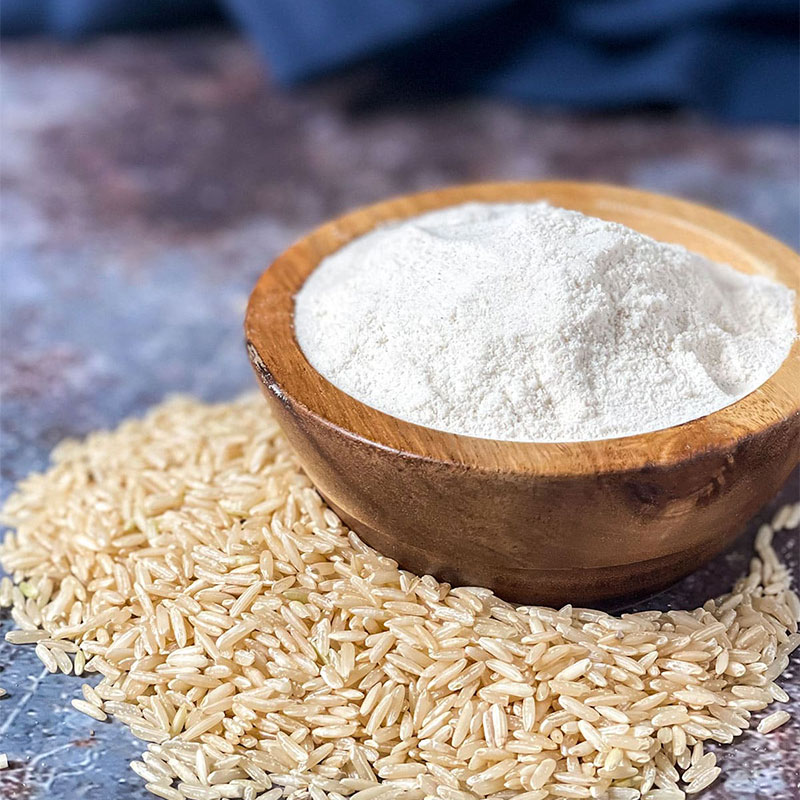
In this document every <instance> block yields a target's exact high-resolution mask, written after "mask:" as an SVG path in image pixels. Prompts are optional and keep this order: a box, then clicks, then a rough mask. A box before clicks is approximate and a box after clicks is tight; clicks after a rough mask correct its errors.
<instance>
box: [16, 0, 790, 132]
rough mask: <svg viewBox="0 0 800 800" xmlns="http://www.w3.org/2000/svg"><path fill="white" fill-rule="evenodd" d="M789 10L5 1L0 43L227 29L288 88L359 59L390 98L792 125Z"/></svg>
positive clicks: (495, 2)
mask: <svg viewBox="0 0 800 800" xmlns="http://www.w3.org/2000/svg"><path fill="white" fill-rule="evenodd" d="M799 8H800V7H799V6H798V2H797V0H526V1H525V2H521V1H520V0H218V2H214V0H2V5H0V27H1V28H2V31H3V33H4V34H6V35H14V34H17V35H21V34H30V33H42V32H44V33H50V34H55V35H58V36H62V37H76V36H80V35H87V34H93V33H98V32H105V31H120V30H130V29H149V28H157V27H167V26H175V25H182V24H187V23H190V22H201V21H202V22H207V21H209V20H212V19H223V18H227V19H229V20H232V21H234V22H235V23H236V24H238V25H239V26H240V27H241V29H242V30H243V31H244V32H245V33H246V34H247V35H249V37H250V38H251V39H252V40H253V42H254V43H255V45H256V47H257V48H258V49H259V51H260V52H261V53H262V54H263V56H264V58H265V60H266V62H267V64H268V66H269V71H270V73H271V74H272V76H273V77H274V78H275V79H276V80H278V81H279V82H281V83H283V84H284V85H287V86H291V85H293V84H296V83H298V82H300V81H305V80H309V79H312V78H314V77H316V76H318V75H320V74H323V73H326V72H330V71H333V70H340V69H344V68H346V67H348V66H352V65H354V64H358V63H363V62H365V61H372V62H375V63H376V64H377V65H378V67H377V74H378V75H380V76H382V77H383V81H384V89H389V90H391V91H393V92H394V94H395V95H401V96H408V95H414V94H417V93H419V94H423V95H430V94H433V93H439V92H443V91H447V92H454V91H455V92H465V91H466V92H482V93H489V94H493V95H499V96H503V97H509V98H514V99H516V100H519V101H523V102H527V103H531V104H537V105H552V106H569V107H578V108H584V109H598V110H603V109H619V108H627V107H633V106H637V107H641V106H642V105H656V106H662V105H669V106H687V107H690V108H695V109H700V110H703V111H706V112H708V113H711V114H715V115H717V116H721V117H724V118H727V119H732V120H742V121H758V120H766V121H783V122H790V123H795V122H797V121H798V119H799V118H800V88H799V86H800V79H799V75H800V48H799V47H798V24H799V23H800V10H799Z"/></svg>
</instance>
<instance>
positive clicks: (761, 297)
mask: <svg viewBox="0 0 800 800" xmlns="http://www.w3.org/2000/svg"><path fill="white" fill-rule="evenodd" d="M793 304H794V292H792V291H790V290H789V289H787V288H786V287H784V286H782V285H780V284H777V283H775V282H772V281H770V280H768V279H766V278H762V277H752V276H748V275H744V274H743V273H740V272H738V271H736V270H734V269H733V268H731V267H728V266H723V265H720V264H715V263H713V262H711V261H708V260H707V259H705V258H703V257H701V256H699V255H697V254H694V253H691V252H689V251H688V250H686V249H684V248H683V247H679V246H677V245H670V244H662V243H661V242H657V241H655V240H653V239H650V238H649V237H647V236H643V235H642V234H640V233H637V232H635V231H633V230H631V229H630V228H626V227H624V226H622V225H618V224H615V223H610V222H604V221H602V220H599V219H595V218H594V217H587V216H585V215H583V214H580V213H577V212H574V211H566V210H564V209H560V208H554V207H552V206H550V205H547V204H545V203H536V204H513V205H500V204H467V205H462V206H454V207H452V208H448V209H445V210H442V211H435V212H432V213H429V214H425V215H423V216H420V217H417V218H415V219H412V220H408V221H405V222H401V223H399V224H394V225H390V226H386V227H382V228H379V229H377V230H375V231H372V232H371V233H369V234H367V235H365V236H363V237H361V238H360V239H357V240H355V241H353V242H351V243H350V244H349V245H347V246H346V247H343V248H342V249H341V250H339V251H338V252H336V253H334V254H333V255H332V256H330V257H329V258H326V259H325V260H324V261H323V262H322V263H321V264H320V266H319V267H318V268H317V269H316V271H315V272H314V273H313V274H312V275H311V277H310V278H309V279H308V280H307V281H306V283H305V285H304V286H303V288H302V290H301V291H300V292H299V293H298V295H297V298H296V312H295V328H296V333H297V338H298V341H299V343H300V346H301V348H302V349H303V352H304V353H305V355H306V357H307V359H308V360H309V361H310V363H311V364H312V365H313V366H314V367H315V368H316V369H317V370H319V372H321V373H322V374H323V375H324V376H325V377H326V378H328V380H330V381H331V382H332V383H334V384H335V385H336V386H338V387H339V388H340V389H342V390H343V391H345V392H346V393H348V394H349V395H351V396H353V397H355V398H356V399H358V400H360V401H362V402H363V403H366V404H367V405H370V406H373V407H374V408H377V409H380V410H381V411H384V412H386V413H388V414H392V415H393V416H396V417H400V418H402V419H405V420H407V421H409V422H415V423H417V424H420V425H426V426H428V427H431V428H438V429H440V430H445V431H451V432H453V433H461V434H468V435H471V436H480V437H485V438H493V439H514V440H522V441H550V442H554V441H580V440H589V439H606V438H612V437H616V436H626V435H631V434H636V433H645V432H647V431H653V430H658V429H660V428H666V427H669V426H671V425H677V424H679V423H682V422H687V421H689V420H692V419H696V418H697V417H700V416H703V415H705V414H709V413H711V412H712V411H716V410H718V409H720V408H723V407H724V406H727V405H729V404H730V403H732V402H734V401H735V400H738V399H739V398H741V397H743V396H744V395H746V394H748V393H750V392H752V391H753V390H754V389H756V388H757V387H758V386H760V385H761V384H762V383H764V381H765V380H766V379H767V378H769V377H770V376H771V375H772V374H773V373H774V372H775V371H776V370H777V369H778V367H779V366H780V364H781V362H782V361H783V360H784V359H785V358H786V356H787V354H788V352H789V349H790V347H791V344H792V342H793V340H794V337H795V335H796V330H795V321H794V311H793Z"/></svg>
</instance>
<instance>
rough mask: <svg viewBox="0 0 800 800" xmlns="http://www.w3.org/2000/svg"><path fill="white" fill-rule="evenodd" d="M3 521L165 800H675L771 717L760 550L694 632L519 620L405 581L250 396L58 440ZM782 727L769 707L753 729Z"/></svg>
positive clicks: (90, 691)
mask: <svg viewBox="0 0 800 800" xmlns="http://www.w3.org/2000/svg"><path fill="white" fill-rule="evenodd" d="M53 461H54V465H53V467H52V468H51V469H50V470H49V471H48V472H47V473H46V474H43V475H33V476H31V477H29V478H28V479H27V480H25V481H24V482H23V483H22V484H21V485H20V487H19V489H18V492H17V493H16V494H15V495H14V496H12V497H11V498H10V499H9V501H8V503H7V504H6V507H5V511H4V518H5V522H6V523H7V524H8V525H10V526H13V527H14V528H16V532H15V533H9V534H8V536H7V538H6V540H5V543H4V544H3V546H2V549H0V561H1V562H2V564H3V566H4V568H5V569H6V570H7V571H8V572H9V573H11V574H12V575H13V582H12V580H10V579H8V578H5V579H3V581H2V584H0V605H3V606H10V607H11V615H12V616H13V619H14V621H15V622H16V624H17V626H18V630H15V631H12V632H10V633H9V634H8V635H7V639H8V640H9V641H11V642H16V643H30V644H33V645H34V646H35V647H36V652H37V654H38V655H39V657H40V659H41V660H42V662H43V663H44V664H45V665H46V666H47V668H48V669H49V670H50V671H52V672H56V671H61V672H65V673H69V672H74V673H76V674H78V675H81V674H85V673H100V675H101V676H102V677H101V680H100V681H99V683H97V684H96V685H95V686H94V688H92V686H90V685H89V684H86V685H84V687H83V698H82V699H76V700H74V701H73V705H74V706H75V708H77V709H79V710H80V711H83V712H85V713H87V714H89V715H90V716H91V717H93V718H94V719H96V720H105V719H106V717H107V715H111V716H113V717H116V718H117V719H119V720H121V721H122V722H124V723H125V724H126V725H128V726H129V727H130V729H131V731H132V732H133V733H134V734H135V735H136V736H138V737H139V738H141V739H143V740H144V741H146V742H148V743H149V744H148V746H147V750H146V752H145V753H144V754H143V755H142V760H141V761H134V762H133V763H132V765H131V766H132V767H133V769H134V770H135V772H136V773H137V774H139V775H140V776H141V777H142V778H144V780H145V781H146V782H147V787H148V789H149V790H150V791H151V792H153V793H154V794H155V795H158V796H159V797H162V798H165V799H166V800H182V798H191V800H218V798H239V797H240V798H246V799H247V800H255V798H259V800H277V799H278V798H282V797H290V798H294V799H295V800H300V798H309V799H310V800H342V799H343V798H345V797H349V798H352V800H377V798H387V800H388V799H389V798H391V800H395V799H397V800H400V798H406V799H407V800H413V799H415V798H416V799H418V800H423V799H424V798H435V799H436V800H474V799H475V798H486V797H490V798H495V800H501V799H505V798H515V800H544V798H609V800H634V798H639V797H643V798H648V800H677V799H678V798H682V797H684V796H685V794H694V793H697V792H699V791H701V790H702V789H703V788H705V787H706V786H708V785H709V784H711V783H712V781H714V779H715V778H716V777H717V776H718V775H719V773H720V769H719V767H718V766H717V765H716V763H715V756H714V754H713V753H711V752H706V751H705V750H704V743H705V742H707V741H709V740H712V741H715V742H725V743H727V742H731V741H732V740H733V739H734V738H735V737H736V736H738V735H739V734H740V733H742V731H743V730H745V729H746V728H748V726H749V724H750V718H751V714H752V713H753V712H755V711H759V710H761V709H763V708H765V707H766V706H768V705H770V704H771V703H772V702H773V701H778V702H785V701H786V700H787V699H788V698H787V695H786V694H785V692H784V691H783V690H782V689H781V688H780V687H779V686H778V685H777V684H776V683H775V680H776V679H777V678H778V676H779V675H780V674H781V672H782V671H783V670H784V669H785V668H786V666H787V664H788V661H789V653H790V652H791V651H792V650H793V649H794V648H795V647H797V645H798V643H800V635H799V634H798V633H797V622H798V618H800V601H799V600H798V597H797V595H795V594H794V593H793V592H792V591H791V590H790V588H789V582H790V578H789V574H788V573H787V570H786V568H785V567H784V566H783V565H781V564H780V563H779V561H778V559H777V557H776V554H775V552H774V550H773V549H772V547H771V544H770V540H771V537H772V533H773V530H774V529H781V528H785V527H792V526H796V525H797V524H798V522H799V521H800V504H798V505H795V506H789V507H785V508H784V509H782V510H781V511H780V512H779V513H778V515H777V517H776V519H775V520H774V521H773V525H771V526H770V525H765V526H763V527H762V529H761V531H760V532H759V534H758V538H757V542H756V550H757V553H758V555H757V557H755V558H753V560H752V563H751V566H750V573H749V575H747V576H746V577H744V578H743V579H742V580H740V581H739V582H738V583H737V584H736V586H735V587H734V588H733V591H732V592H731V593H730V594H729V595H726V596H725V597H721V598H719V599H717V600H709V601H708V602H707V603H706V604H705V605H704V606H703V607H702V608H698V609H696V610H694V611H667V612H660V611H646V612H642V613H636V614H623V615H621V616H619V617H615V616H610V615H608V614H605V613H603V612H600V611H594V610H591V609H583V608H573V607H571V606H569V605H568V606H565V607H564V608H561V609H558V610H555V609H551V608H531V607H520V608H517V607H513V606H511V605H508V604H507V603H504V602H502V601H500V600H499V599H497V598H496V597H494V596H493V595H492V593H491V592H490V591H488V590H486V589H481V588H473V587H462V588H457V589H453V588H451V587H450V586H448V585H447V584H443V583H439V582H438V581H436V580H434V579H433V578H432V577H430V576H423V577H420V576H417V575H413V574H411V573H409V572H406V571H404V570H401V569H398V567H397V564H396V563H395V562H394V561H392V560H391V559H388V558H384V557H383V556H381V555H380V554H378V553H376V552H375V551H374V550H372V549H370V548H369V547H367V546H365V545H364V544H363V543H362V542H360V541H359V539H358V538H357V537H356V536H355V535H354V534H353V533H351V532H350V531H348V530H347V529H346V528H344V527H343V526H342V524H341V522H340V521H339V519H338V518H337V517H336V515H335V514H334V513H333V512H332V511H331V510H330V509H328V508H326V507H325V505H324V504H323V502H322V501H321V500H320V498H319V496H318V495H317V494H316V492H315V491H314V490H313V488H312V487H311V485H310V483H309V481H308V479H307V478H306V477H305V476H304V474H303V473H302V472H301V470H300V469H299V467H298V465H297V462H296V461H295V459H294V457H293V455H292V452H291V450H290V449H289V447H288V445H287V443H286V441H285V440H284V438H283V437H282V435H281V432H280V430H279V428H278V426H277V424H276V423H275V422H274V421H273V420H271V419H270V418H269V416H268V414H267V410H266V408H265V405H264V403H263V401H262V400H261V399H260V398H253V397H249V398H244V399H242V400H239V401H237V402H234V403H228V404H222V405H216V406H209V405H204V404H201V403H199V402H196V401H193V400H190V399H185V398H178V399H173V400H170V401H168V402H166V403H164V404H162V405H160V406H158V407H157V408H155V409H153V411H152V412H151V413H150V414H149V415H148V416H147V417H146V419H144V420H138V421H128V422H125V423H124V424H123V425H121V426H120V427H119V428H118V429H117V430H116V431H113V432H110V433H109V432H103V433H95V434H92V435H91V436H89V438H88V439H87V440H86V441H84V442H66V443H64V444H62V445H61V446H60V447H58V449H57V450H56V451H55V453H54V455H53ZM786 719H788V714H786V713H785V712H783V711H777V712H775V713H773V714H771V715H769V716H767V717H766V718H764V719H762V720H761V722H760V724H759V726H758V728H759V730H760V731H762V732H768V731H769V730H772V729H774V728H776V727H777V726H779V725H781V724H782V723H783V722H785V721H786Z"/></svg>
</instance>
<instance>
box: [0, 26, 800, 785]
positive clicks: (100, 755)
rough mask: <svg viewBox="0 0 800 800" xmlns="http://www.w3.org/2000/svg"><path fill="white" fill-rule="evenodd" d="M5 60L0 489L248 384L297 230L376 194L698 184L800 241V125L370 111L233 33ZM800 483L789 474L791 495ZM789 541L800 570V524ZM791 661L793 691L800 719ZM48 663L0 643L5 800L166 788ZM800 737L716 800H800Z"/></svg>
mask: <svg viewBox="0 0 800 800" xmlns="http://www.w3.org/2000/svg"><path fill="white" fill-rule="evenodd" d="M3 70H4V87H3V88H4V92H3V106H4V107H3V128H4V130H3V149H2V153H1V154H0V157H1V158H2V164H1V165H0V166H1V167H2V180H3V185H4V197H3V201H4V204H3V224H2V234H3V253H2V264H3V274H2V282H3V285H2V330H1V331H0V334H1V336H2V338H1V339H0V343H1V344H2V365H1V367H2V376H1V378H2V391H3V403H2V409H1V413H2V465H1V469H2V493H3V496H5V495H6V494H7V493H8V492H9V491H10V488H11V485H12V483H13V482H14V481H15V480H17V479H19V478H20V477H22V476H23V475H25V474H26V473H27V472H29V471H30V470H32V469H40V468H42V467H44V466H45V464H46V460H47V453H48V451H49V450H50V448H51V447H52V446H53V444H54V443H55V442H57V441H58V440H59V439H60V438H62V437H64V436H69V435H82V434H83V433H85V432H86V431H88V430H90V429H92V428H94V427H98V426H107V425H111V424H114V423H115V422H116V421H117V420H119V419H121V418H122V417H124V416H125V415H127V414H131V413H137V412H140V411H141V410H142V409H143V408H145V407H146V406H147V405H148V404H150V403H152V402H154V401H155V400H157V399H159V398H160V397H162V396H163V395H164V394H165V393H168V392H171V391H191V392H194V393H197V394H198V395H200V396H201V397H204V398H207V399H216V398H224V397H229V396H231V395H233V394H235V393H237V392H239V391H241V390H242V389H246V388H250V387H252V386H253V380H252V377H251V373H250V368H249V366H248V364H247V359H246V356H245V354H244V348H243V346H242V335H241V320H242V315H243V311H244V303H245V300H246V297H247V293H248V291H249V289H250V287H251V286H252V284H253V283H254V281H255V278H256V277H257V275H258V273H259V272H260V271H261V270H262V269H263V267H264V266H265V265H266V263H267V262H268V261H269V259H270V258H271V257H272V256H274V255H275V254H276V253H277V252H278V251H279V250H280V249H281V248H282V247H283V246H284V245H286V244H287V243H288V242H290V241H291V240H292V239H293V238H295V237H296V236H297V235H298V234H300V233H301V232H303V231H304V230H307V229H308V228H309V227H310V226H312V225H313V224H315V223H317V222H319V221H321V220H323V219H324V218H326V217H329V216H332V215H334V214H337V213H339V212H341V211H343V210H345V209H346V208H349V207H351V206H354V205H357V204H360V203H366V202H371V201H374V200H377V199H380V198H382V197H384V196H386V195H389V194H394V193H398V192H405V191H412V190H415V189H421V188H427V187H430V186H435V185H439V184H444V183H452V182H458V181H467V180H481V179H489V178H495V179H497V178H500V179H502V178H540V177H545V176H557V177H575V178H581V179H593V180H609V181H613V182H618V183H630V184H633V185H638V186H640V187H642V188H646V189H652V190H655V191H662V192H667V193H674V194H679V195H683V196H686V197H690V198H692V199H695V200H698V201H700V202H705V203H708V204H711V205H715V206H717V207H719V208H721V209H722V210H724V211H727V212H729V213H732V214H734V215H737V216H740V217H742V218H745V219H747V220H748V221H750V222H752V223H754V224H756V225H758V226H760V227H762V228H764V229H765V230H766V231H767V232H769V233H772V234H773V235H775V236H777V237H778V238H780V239H782V240H783V241H785V242H787V243H788V244H790V245H791V246H793V247H795V248H797V246H798V240H799V239H800V223H798V219H800V214H799V213H798V212H799V211H800V197H799V196H798V189H797V172H798V153H797V148H796V136H797V133H796V131H795V130H790V129H741V130H726V129H720V128H717V127H713V126H709V125H705V124H701V123H698V122H695V121H692V120H686V119H678V118H667V119H664V118H656V117H626V118H620V119H600V118H597V119H583V120H577V119H570V118H565V117H561V116H554V115H551V116H537V115H535V114H532V113H531V112H527V111H519V110H516V109H513V108H509V107H502V106H494V105H489V104H452V105H448V106H445V107H440V108H404V109H398V108H393V109H380V108H374V109H363V108H362V109H354V108H352V104H350V103H349V89H350V87H349V86H347V85H343V84H342V85H329V86H326V87H322V88H320V89H317V90H315V91H314V92H313V93H307V94H304V95H301V96H294V97H287V96H284V95H281V94H279V93H277V92H276V91H274V90H272V89H270V88H269V86H268V85H266V84H265V82H264V81H263V79H262V73H261V72H260V69H259V66H258V64H257V63H256V62H255V60H254V58H253V57H252V55H251V54H249V53H248V52H247V51H246V50H244V49H243V48H242V47H241V46H240V45H239V44H238V43H236V42H235V41H234V40H232V39H226V38H221V37H201V36H197V37H193V38H186V37H183V38H178V37H176V38H166V37H164V38H153V39H145V40H136V39H109V40H106V41H103V42H99V43H95V44H91V45H86V46H83V47H80V48H62V47H56V46H53V45H46V44H24V45H8V44H7V45H6V46H5V49H4V53H3ZM348 107H350V110H349V111H348V110H347V109H348ZM798 495H800V484H799V483H798V476H797V475H796V474H795V476H794V477H793V478H792V479H791V480H790V482H789V484H788V485H787V486H786V487H785V489H784V491H783V497H784V498H785V499H787V500H788V499H797V497H798ZM768 513H769V510H768V509H765V511H764V516H766V515H768ZM743 523H744V521H743ZM750 530H751V533H752V532H753V530H754V529H753V525H751V526H750ZM749 544H750V537H749V536H743V537H742V538H741V539H740V540H739V542H738V543H737V545H736V547H735V548H734V549H733V550H731V551H730V552H729V553H728V554H727V555H725V556H722V557H720V558H719V559H717V560H716V561H715V562H714V564H712V565H711V566H710V567H708V568H706V569H704V570H702V571H701V572H699V573H697V574H696V575H694V576H692V577H691V578H689V579H687V580H686V581H684V582H683V583H682V584H681V585H680V586H678V587H675V589H673V590H671V591H670V592H668V593H667V594H666V595H665V596H662V597H661V598H659V599H658V600H657V601H654V602H655V603H657V604H658V605H659V606H662V605H663V604H664V603H667V602H669V603H671V604H673V605H680V606H687V607H693V606H694V605H696V604H697V603H698V602H702V601H703V599H705V598H706V597H707V596H709V595H711V594H716V593H718V592H721V591H723V590H725V589H726V588H728V587H729V586H730V585H731V583H732V582H733V580H734V579H735V578H736V577H737V576H738V575H740V574H741V572H742V571H743V570H744V569H745V567H746V564H747V559H748V558H749ZM778 545H779V548H780V549H781V551H782V552H783V554H784V555H785V556H787V557H788V558H789V560H790V563H792V565H793V567H794V568H795V569H797V567H798V563H797V561H798V558H797V555H798V553H797V538H796V534H794V535H786V534H783V535H781V536H779V537H778ZM1 627H2V630H3V631H5V630H7V629H8V627H10V622H9V620H8V619H7V618H3V619H2V623H1ZM792 666H793V669H794V672H793V673H790V675H789V676H787V677H785V678H784V680H783V685H784V687H785V688H786V689H787V690H788V691H789V694H790V695H792V706H793V708H794V712H795V716H800V686H798V678H797V672H798V668H797V660H796V659H795V661H794V662H793V665H792ZM42 672H43V669H42V667H41V664H40V663H39V661H38V660H37V659H36V658H35V656H34V655H33V652H32V650H30V649H27V648H13V649H12V648H11V646H10V645H7V644H5V643H0V686H3V687H4V688H6V689H7V690H8V691H9V697H7V698H4V699H2V700H0V751H5V752H7V753H8V754H9V759H10V761H11V766H12V769H10V770H8V771H3V772H0V797H3V798H5V797H6V796H8V797H10V798H14V799H15V800H16V798H24V799H25V800H35V799H38V798H44V797H59V798H60V797H68V796H73V797H76V798H81V797H89V796H92V795H93V794H94V793H96V792H97V791H98V790H102V791H103V796H104V797H108V798H133V799H134V800H139V799H142V800H143V798H146V797H149V795H148V794H147V793H146V792H145V791H144V789H143V788H142V787H141V782H140V781H139V779H138V778H137V777H136V776H135V775H133V773H131V772H130V771H129V770H128V768H127V762H128V761H130V760H131V759H132V758H134V757H135V755H136V754H137V753H138V752H139V747H138V744H137V743H136V742H135V740H133V739H132V738H131V737H130V736H129V735H128V734H127V733H126V732H125V730H124V729H123V728H122V727H121V726H118V725H111V724H108V723H106V724H103V723H97V722H94V721H93V720H91V719H89V718H88V717H85V716H84V715H82V714H79V713H78V712H75V711H73V710H71V709H70V710H67V707H68V705H69V699H70V698H71V697H73V696H75V694H76V693H77V692H78V691H79V681H78V680H76V679H74V678H63V677H62V678H57V677H54V676H53V677H50V678H49V679H48V680H42ZM33 690H35V694H33ZM799 731H800V725H799V724H798V722H794V723H791V724H787V725H786V726H784V727H783V728H781V729H780V730H779V731H777V732H776V733H774V734H772V735H770V736H769V737H761V736H758V735H757V734H754V733H750V734H747V735H745V736H744V737H743V738H742V740H741V741H739V742H738V743H737V744H736V745H735V746H734V747H729V748H721V750H720V752H721V765H722V767H723V774H722V777H721V778H720V780H719V781H718V783H717V784H716V785H715V787H714V788H712V789H711V790H709V791H708V792H706V793H705V794H704V795H703V797H704V798H706V797H707V798H709V800H734V798H736V799H737V800H738V799H739V798H742V800H748V799H750V798H752V800H756V798H771V799H774V800H789V798H793V797H795V796H796V793H797V785H798V782H800V755H798V752H800V747H798V744H800V742H798V732H799Z"/></svg>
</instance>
